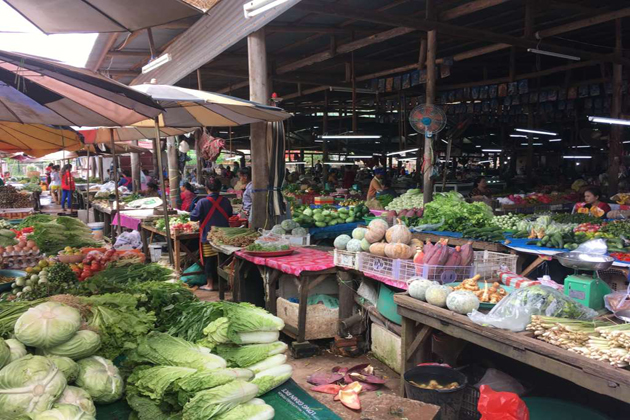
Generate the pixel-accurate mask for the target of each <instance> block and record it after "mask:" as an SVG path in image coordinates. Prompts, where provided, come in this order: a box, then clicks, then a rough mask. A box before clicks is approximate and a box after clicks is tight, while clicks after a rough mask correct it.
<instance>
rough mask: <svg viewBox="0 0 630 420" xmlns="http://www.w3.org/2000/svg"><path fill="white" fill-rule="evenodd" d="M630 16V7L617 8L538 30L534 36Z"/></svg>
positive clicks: (560, 32)
mask: <svg viewBox="0 0 630 420" xmlns="http://www.w3.org/2000/svg"><path fill="white" fill-rule="evenodd" d="M628 16H630V7H626V8H625V9H621V10H616V11H614V12H609V13H602V14H601V15H597V16H592V17H589V18H586V19H582V20H576V21H575V22H569V23H566V24H564V25H560V26H556V27H555V28H549V29H543V30H541V31H537V32H536V33H535V34H534V36H535V37H536V38H537V39H543V38H548V37H550V36H554V35H558V34H563V33H566V32H571V31H576V30H578V29H583V28H587V27H589V26H594V25H599V24H600V23H605V22H610V21H611V20H615V19H620V18H624V17H628Z"/></svg>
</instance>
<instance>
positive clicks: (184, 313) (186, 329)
mask: <svg viewBox="0 0 630 420" xmlns="http://www.w3.org/2000/svg"><path fill="white" fill-rule="evenodd" d="M1 309H2V306H1V305H0V328H1V325H2V324H1V321H2V318H1V314H2V311H1ZM176 311H177V312H181V314H180V315H179V316H178V317H177V319H176V320H175V321H174V322H173V323H172V325H171V327H170V328H169V330H168V333H169V334H170V335H172V336H174V337H180V338H183V339H185V340H187V341H191V342H193V343H196V342H198V341H199V340H202V339H203V338H204V337H205V335H204V332H203V330H204V328H206V326H207V325H208V324H210V323H211V322H213V321H215V320H217V319H218V318H220V317H222V316H223V303H222V302H193V303H191V304H188V305H185V306H178V307H177V308H176ZM1 331H2V330H1V329H0V332H1Z"/></svg>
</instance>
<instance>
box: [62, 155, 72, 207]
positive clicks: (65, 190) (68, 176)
mask: <svg viewBox="0 0 630 420" xmlns="http://www.w3.org/2000/svg"><path fill="white" fill-rule="evenodd" d="M75 189H76V186H75V185H74V177H73V176H72V165H70V164H67V165H66V166H64V167H63V170H62V171H61V208H62V209H63V211H64V213H65V212H66V203H67V204H68V211H72V193H73V192H74V190H75Z"/></svg>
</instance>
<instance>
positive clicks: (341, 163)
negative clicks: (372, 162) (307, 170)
mask: <svg viewBox="0 0 630 420" xmlns="http://www.w3.org/2000/svg"><path fill="white" fill-rule="evenodd" d="M324 165H354V163H352V162H324Z"/></svg>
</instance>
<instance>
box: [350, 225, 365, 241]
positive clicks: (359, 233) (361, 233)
mask: <svg viewBox="0 0 630 420" xmlns="http://www.w3.org/2000/svg"><path fill="white" fill-rule="evenodd" d="M365 232H367V229H366V228H362V227H358V228H354V230H353V231H352V239H358V240H361V239H363V238H364V237H365Z"/></svg>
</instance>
